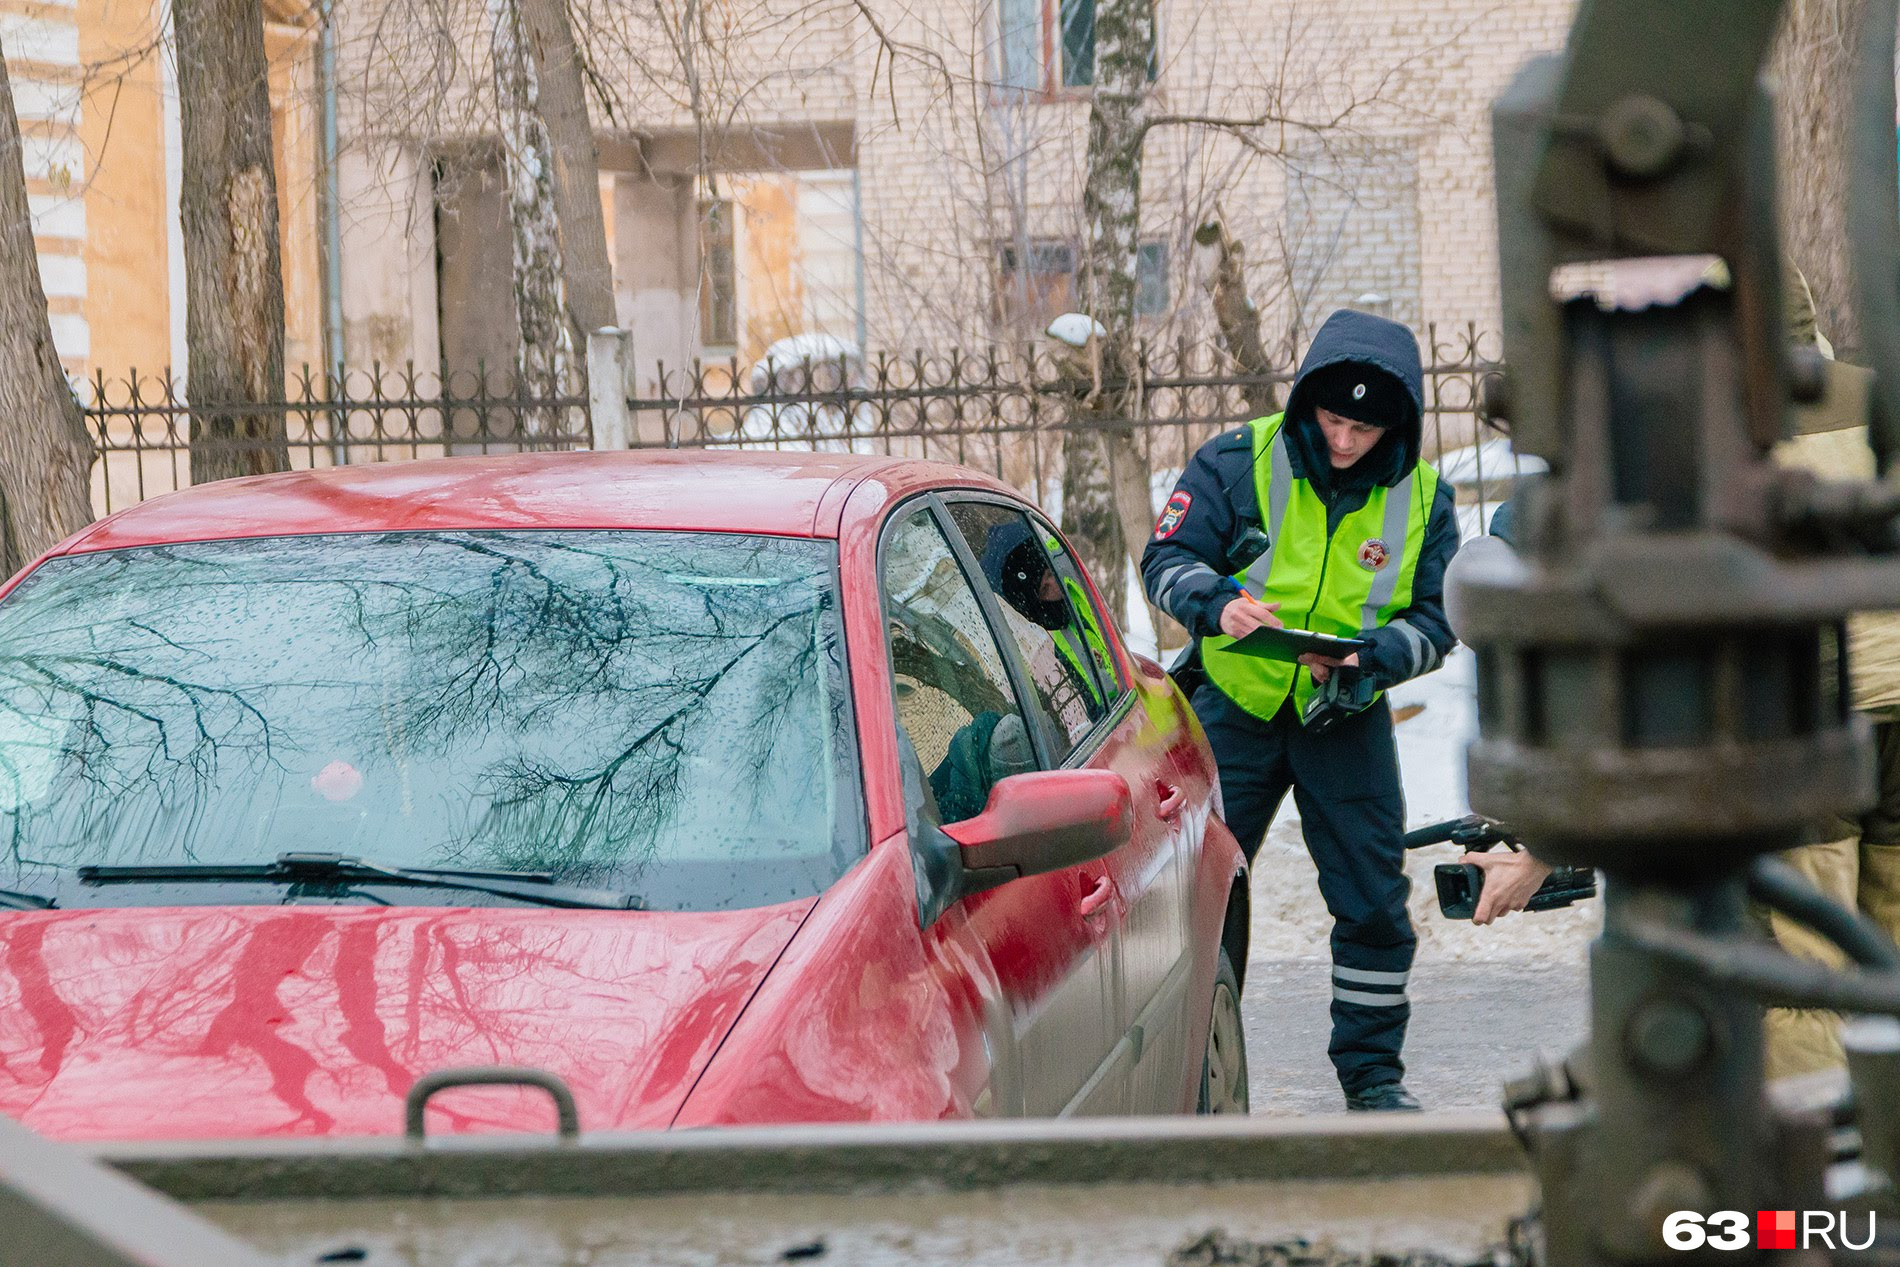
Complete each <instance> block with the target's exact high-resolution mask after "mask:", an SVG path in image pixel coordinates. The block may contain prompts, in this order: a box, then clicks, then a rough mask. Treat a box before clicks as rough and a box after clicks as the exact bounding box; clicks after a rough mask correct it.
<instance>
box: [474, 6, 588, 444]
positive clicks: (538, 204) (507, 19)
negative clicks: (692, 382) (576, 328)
mask: <svg viewBox="0 0 1900 1267" xmlns="http://www.w3.org/2000/svg"><path fill="white" fill-rule="evenodd" d="M490 13H491V16H492V17H493V19H494V30H493V42H492V46H491V47H492V52H493V55H494V63H495V66H494V69H495V105H496V109H497V111H498V112H499V115H500V120H501V150H502V167H503V171H504V174H505V176H506V177H507V184H508V222H509V224H510V226H511V227H512V228H513V231H514V252H513V261H514V289H515V319H516V323H517V324H518V325H519V327H520V331H521V341H520V343H519V345H518V346H517V348H516V353H515V358H516V360H515V368H516V372H517V374H518V376H519V380H520V381H519V388H520V392H521V394H522V395H523V396H524V397H544V396H551V395H555V394H558V393H559V392H560V390H561V388H562V387H563V386H564V385H565V384H566V382H567V371H568V366H569V364H570V362H571V360H572V358H573V351H574V344H573V339H572V337H571V336H570V335H569V333H568V324H567V303H566V298H565V287H564V285H563V283H562V278H561V221H560V216H559V215H558V214H557V212H556V210H555V204H554V170H553V169H554V163H553V146H552V145H551V144H550V143H549V140H548V130H547V126H546V125H545V124H544V123H543V122H542V121H541V107H540V97H541V94H540V84H539V80H538V79H537V77H536V75H535V70H534V62H533V59H532V58H530V57H529V56H528V51H527V48H526V41H525V40H524V39H523V34H522V28H521V15H520V12H519V10H518V9H517V7H516V5H515V0H491V3H490ZM596 197H598V194H596ZM554 426H555V419H554V416H553V412H552V411H551V410H547V409H535V408H530V409H528V410H525V411H524V416H523V417H522V419H521V427H522V430H523V431H524V432H525V433H526V434H528V435H530V436H535V435H545V434H547V433H548V432H549V431H551V430H553V429H554Z"/></svg>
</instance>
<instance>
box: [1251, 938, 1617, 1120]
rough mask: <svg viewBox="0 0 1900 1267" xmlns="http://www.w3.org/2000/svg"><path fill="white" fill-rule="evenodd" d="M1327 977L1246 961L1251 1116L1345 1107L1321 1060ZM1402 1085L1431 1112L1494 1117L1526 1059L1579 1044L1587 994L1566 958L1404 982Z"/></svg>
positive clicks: (1580, 974) (1301, 963) (1316, 968)
mask: <svg viewBox="0 0 1900 1267" xmlns="http://www.w3.org/2000/svg"><path fill="white" fill-rule="evenodd" d="M1331 990H1332V987H1331V980H1330V973H1329V971H1328V966H1327V962H1326V961H1324V960H1290V959H1265V958H1259V959H1255V960H1254V961H1253V962H1252V963H1250V964H1249V965H1248V969H1247V981H1246V985H1245V987H1244V988H1243V990H1242V996H1241V1001H1240V1010H1241V1016H1242V1019H1243V1020H1244V1021H1245V1023H1246V1027H1247V1065H1248V1075H1249V1079H1248V1080H1249V1089H1250V1092H1251V1096H1252V1100H1253V1112H1254V1113H1256V1114H1267V1115H1272V1116H1284V1115H1289V1114H1295V1113H1338V1112H1343V1111H1344V1110H1345V1105H1344V1104H1343V1103H1342V1101H1341V1099H1340V1095H1339V1084H1338V1082H1337V1081H1336V1080H1335V1079H1334V1077H1333V1069H1332V1065H1331V1064H1330V1063H1329V1062H1328V1061H1327V1059H1326V1039H1327V1033H1328V1028H1329V1024H1330V1022H1329V1020H1328V1018H1327V1003H1328V1000H1329V998H1330V996H1331ZM1411 994H1412V1023H1411V1029H1410V1031H1409V1033H1408V1034H1407V1035H1406V1042H1405V1058H1406V1067H1407V1072H1406V1080H1405V1081H1406V1085H1407V1086H1408V1087H1410V1088H1411V1090H1412V1092H1413V1094H1415V1095H1417V1096H1418V1098H1419V1099H1420V1100H1421V1101H1422V1102H1423V1103H1424V1105H1425V1107H1426V1108H1428V1109H1466V1108H1492V1107H1495V1106H1496V1105H1497V1103H1498V1098H1499V1093H1500V1089H1501V1087H1502V1085H1503V1082H1504V1079H1506V1078H1509V1077H1515V1076H1517V1075H1518V1074H1519V1073H1522V1072H1523V1071H1524V1070H1526V1069H1528V1068H1530V1065H1531V1060H1532V1057H1533V1056H1535V1055H1537V1054H1538V1053H1540V1052H1541V1053H1544V1054H1546V1055H1548V1056H1551V1057H1556V1056H1559V1055H1561V1054H1563V1053H1565V1052H1567V1051H1569V1050H1571V1049H1572V1048H1573V1047H1575V1046H1576V1045H1577V1043H1579V1042H1580V1041H1582V1039H1583V1036H1584V1033H1585V1030H1586V1028H1587V1025H1586V1020H1587V1015H1586V1014H1587V1009H1588V988H1587V983H1586V976H1585V972H1584V968H1583V965H1582V963H1581V961H1580V960H1578V959H1575V958H1572V957H1570V956H1565V957H1564V962H1562V963H1561V964H1560V965H1559V966H1556V967H1552V966H1549V965H1548V964H1546V963H1544V962H1542V961H1539V960H1535V959H1513V958H1500V959H1493V960H1489V961H1484V962H1457V961H1445V960H1439V961H1430V960H1424V961H1421V962H1420V963H1419V965H1418V966H1417V968H1416V969H1415V970H1414V971H1413V974H1412V986H1411Z"/></svg>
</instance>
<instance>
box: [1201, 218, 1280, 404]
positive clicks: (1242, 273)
mask: <svg viewBox="0 0 1900 1267" xmlns="http://www.w3.org/2000/svg"><path fill="white" fill-rule="evenodd" d="M1194 241H1195V243H1196V245H1198V246H1200V247H1202V248H1204V249H1208V250H1212V251H1213V252H1214V267H1213V268H1211V269H1209V270H1208V277H1207V292H1208V296H1209V298H1210V299H1212V301H1213V305H1214V322H1215V324H1216V325H1218V326H1219V327H1220V337H1221V342H1222V343H1224V344H1226V345H1227V354H1228V355H1229V356H1231V357H1233V358H1234V364H1235V366H1236V367H1238V368H1239V370H1240V372H1241V373H1243V374H1246V375H1249V376H1250V377H1251V378H1252V379H1253V381H1252V382H1249V383H1248V384H1247V385H1246V386H1245V387H1243V388H1242V389H1241V392H1240V395H1241V398H1242V399H1243V400H1245V401H1246V402H1247V408H1249V409H1251V410H1253V412H1254V415H1255V416H1256V417H1264V416H1265V415H1267V414H1271V413H1273V412H1274V411H1275V410H1276V409H1278V408H1279V407H1280V403H1279V401H1278V399H1276V394H1275V392H1274V387H1273V384H1272V383H1271V382H1269V381H1268V376H1269V375H1271V374H1272V373H1273V370H1274V366H1273V358H1272V357H1270V356H1268V355H1267V346H1266V344H1265V343H1263V342H1261V339H1260V309H1259V308H1257V307H1255V306H1254V302H1253V298H1252V297H1251V296H1250V295H1248V293H1247V259H1246V247H1245V246H1244V245H1242V243H1241V242H1240V241H1239V240H1238V239H1237V238H1235V237H1234V236H1233V235H1232V234H1231V233H1229V232H1228V231H1227V226H1226V225H1225V224H1223V223H1221V221H1219V220H1210V221H1208V222H1207V223H1206V224H1204V225H1202V226H1201V227H1200V228H1198V229H1196V230H1195V231H1194Z"/></svg>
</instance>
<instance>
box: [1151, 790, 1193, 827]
mask: <svg viewBox="0 0 1900 1267" xmlns="http://www.w3.org/2000/svg"><path fill="white" fill-rule="evenodd" d="M1155 794H1156V795H1157V796H1159V797H1160V798H1161V799H1160V800H1158V801H1156V802H1155V813H1156V814H1157V815H1159V816H1160V817H1162V818H1173V817H1174V816H1175V815H1176V814H1179V813H1180V812H1181V807H1182V806H1183V805H1186V804H1187V793H1186V792H1184V791H1182V790H1181V789H1180V788H1178V787H1176V786H1175V785H1174V784H1172V783H1157V784H1155Z"/></svg>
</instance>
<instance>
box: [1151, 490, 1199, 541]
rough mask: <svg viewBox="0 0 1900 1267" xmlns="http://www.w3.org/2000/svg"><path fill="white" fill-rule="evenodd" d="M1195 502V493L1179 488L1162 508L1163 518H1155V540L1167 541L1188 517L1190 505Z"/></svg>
mask: <svg viewBox="0 0 1900 1267" xmlns="http://www.w3.org/2000/svg"><path fill="white" fill-rule="evenodd" d="M1193 504H1194V494H1192V493H1190V492H1187V491H1186V490H1185V489H1177V490H1176V491H1175V494H1174V496H1172V497H1170V498H1168V504H1167V505H1165V506H1163V507H1162V508H1161V518H1159V519H1157V520H1155V540H1156V541H1166V540H1167V539H1168V538H1169V537H1172V536H1173V535H1174V533H1175V530H1176V529H1178V528H1179V527H1180V526H1181V521H1182V520H1183V519H1186V518H1187V513H1188V507H1190V506H1192V505H1193Z"/></svg>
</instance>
